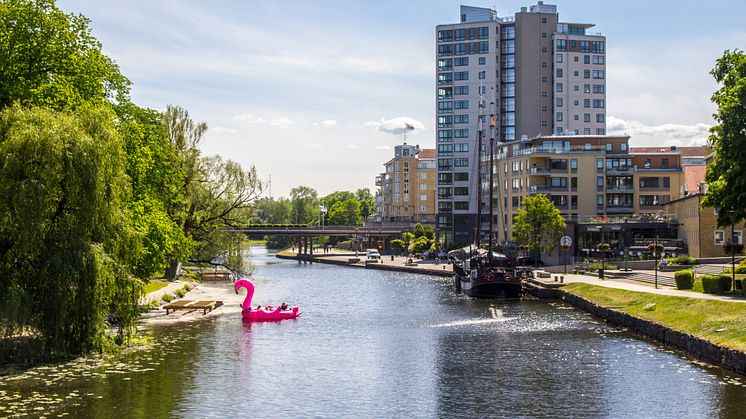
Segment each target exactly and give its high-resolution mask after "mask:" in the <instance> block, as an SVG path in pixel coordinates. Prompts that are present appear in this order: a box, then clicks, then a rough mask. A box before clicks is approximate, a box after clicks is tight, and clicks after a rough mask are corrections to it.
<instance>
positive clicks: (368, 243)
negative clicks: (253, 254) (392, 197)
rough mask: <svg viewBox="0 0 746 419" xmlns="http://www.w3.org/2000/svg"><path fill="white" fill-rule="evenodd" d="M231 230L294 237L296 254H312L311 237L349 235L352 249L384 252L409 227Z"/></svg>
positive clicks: (252, 227) (265, 227)
mask: <svg viewBox="0 0 746 419" xmlns="http://www.w3.org/2000/svg"><path fill="white" fill-rule="evenodd" d="M232 230H233V231H237V232H241V233H244V234H247V235H251V234H257V235H260V234H261V235H281V236H293V237H295V247H296V248H297V249H298V254H299V255H301V254H307V255H313V239H314V238H316V237H321V236H332V237H349V238H351V239H352V242H353V244H354V245H355V246H357V247H356V249H353V250H360V251H362V250H365V249H368V248H370V249H373V248H375V249H379V250H381V251H384V252H389V251H390V250H391V240H394V239H398V238H401V235H402V233H403V232H405V231H410V230H411V229H410V228H392V227H365V226H328V227H321V226H312V227H277V226H270V225H267V226H263V225H257V226H250V227H244V228H234V229H232Z"/></svg>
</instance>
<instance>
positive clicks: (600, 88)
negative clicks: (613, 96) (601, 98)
mask: <svg viewBox="0 0 746 419" xmlns="http://www.w3.org/2000/svg"><path fill="white" fill-rule="evenodd" d="M604 92H605V90H604V85H603V84H594V85H593V93H600V94H603V93H604Z"/></svg>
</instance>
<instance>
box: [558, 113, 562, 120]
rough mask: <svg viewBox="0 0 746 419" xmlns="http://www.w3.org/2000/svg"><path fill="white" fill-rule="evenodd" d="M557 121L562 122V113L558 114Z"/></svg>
mask: <svg viewBox="0 0 746 419" xmlns="http://www.w3.org/2000/svg"><path fill="white" fill-rule="evenodd" d="M557 121H558V122H559V121H562V112H557Z"/></svg>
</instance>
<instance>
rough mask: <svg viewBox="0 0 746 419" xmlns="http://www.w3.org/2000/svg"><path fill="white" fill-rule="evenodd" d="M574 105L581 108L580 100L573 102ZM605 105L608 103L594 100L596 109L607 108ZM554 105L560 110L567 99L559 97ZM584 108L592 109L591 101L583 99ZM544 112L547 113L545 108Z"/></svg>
mask: <svg viewBox="0 0 746 419" xmlns="http://www.w3.org/2000/svg"><path fill="white" fill-rule="evenodd" d="M573 103H574V104H575V106H579V104H580V102H579V101H578V100H575V101H573ZM605 103H606V102H605V101H604V100H603V99H593V107H594V108H601V109H602V108H604V107H605V106H604V105H605ZM554 105H555V106H556V107H558V108H561V107H563V106H564V105H565V99H564V98H561V97H558V98H556V99H554ZM583 107H584V108H590V107H591V99H583ZM542 110H543V111H545V109H543V108H542Z"/></svg>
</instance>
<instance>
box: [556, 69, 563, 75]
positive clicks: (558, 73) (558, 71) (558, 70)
mask: <svg viewBox="0 0 746 419" xmlns="http://www.w3.org/2000/svg"><path fill="white" fill-rule="evenodd" d="M555 74H556V76H557V77H562V69H561V68H558V69H556V70H555Z"/></svg>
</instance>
